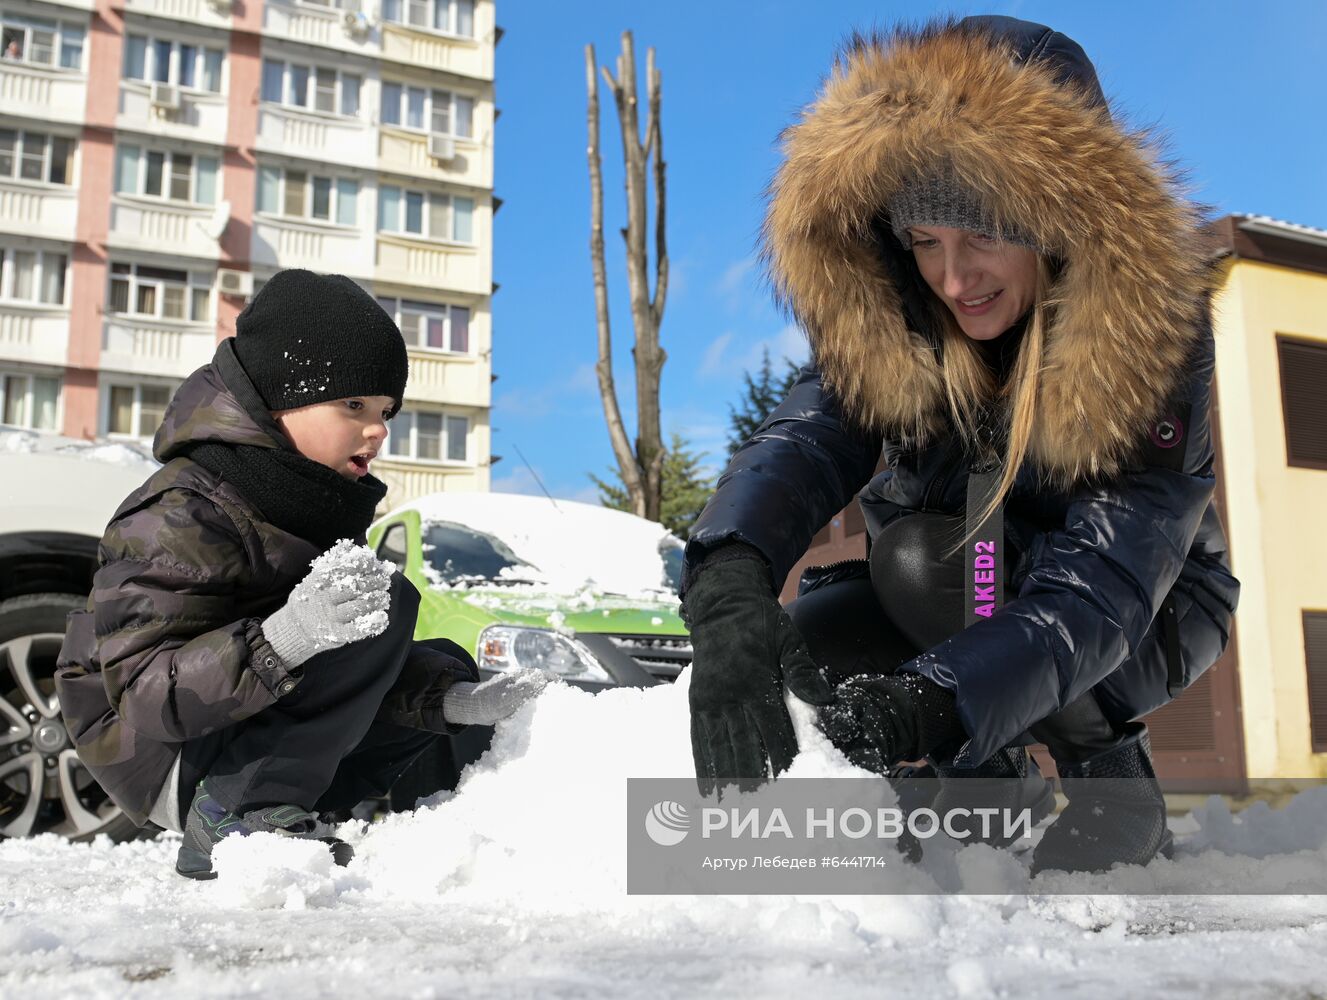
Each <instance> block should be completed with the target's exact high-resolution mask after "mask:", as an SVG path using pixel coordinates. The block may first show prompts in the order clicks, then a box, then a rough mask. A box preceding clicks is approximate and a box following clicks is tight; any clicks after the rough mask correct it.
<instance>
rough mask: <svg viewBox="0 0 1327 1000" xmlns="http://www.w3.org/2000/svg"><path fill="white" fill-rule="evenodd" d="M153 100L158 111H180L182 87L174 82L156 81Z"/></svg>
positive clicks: (153, 88) (154, 107) (153, 87)
mask: <svg viewBox="0 0 1327 1000" xmlns="http://www.w3.org/2000/svg"><path fill="white" fill-rule="evenodd" d="M151 101H152V107H153V109H154V110H156V111H179V110H180V88H179V87H177V86H175V84H173V83H154V84H152V93H151Z"/></svg>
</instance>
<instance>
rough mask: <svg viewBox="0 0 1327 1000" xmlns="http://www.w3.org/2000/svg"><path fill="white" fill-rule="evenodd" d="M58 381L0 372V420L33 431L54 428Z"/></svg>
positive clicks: (57, 400) (58, 395) (36, 376)
mask: <svg viewBox="0 0 1327 1000" xmlns="http://www.w3.org/2000/svg"><path fill="white" fill-rule="evenodd" d="M59 409H60V380H59V379H58V378H47V377H45V376H42V375H23V374H19V373H16V372H0V423H3V424H7V425H8V426H10V427H24V428H27V429H29V430H34V431H53V430H55V429H56V421H57V416H56V415H57V414H58V412H59Z"/></svg>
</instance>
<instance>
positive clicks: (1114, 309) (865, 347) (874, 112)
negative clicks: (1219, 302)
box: [765, 24, 1206, 485]
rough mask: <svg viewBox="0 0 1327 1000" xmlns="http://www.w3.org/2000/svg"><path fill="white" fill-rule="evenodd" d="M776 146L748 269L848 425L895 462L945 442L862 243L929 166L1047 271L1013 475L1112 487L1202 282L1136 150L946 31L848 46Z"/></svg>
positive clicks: (912, 340) (946, 27) (926, 375)
mask: <svg viewBox="0 0 1327 1000" xmlns="http://www.w3.org/2000/svg"><path fill="white" fill-rule="evenodd" d="M785 148H786V153H787V158H786V161H785V162H784V164H783V166H782V167H781V168H780V170H779V172H778V173H777V175H776V176H775V179H774V181H773V184H772V185H771V191H770V204H769V209H768V213H767V216H766V220H765V256H766V260H767V263H768V266H769V268H770V272H771V276H772V278H773V281H774V285H775V287H776V289H777V290H778V293H779V295H780V297H781V298H782V299H783V300H784V301H785V303H786V304H787V305H788V306H790V307H791V309H792V311H793V312H794V314H795V315H796V316H797V318H798V320H799V321H800V322H801V323H802V324H803V326H804V327H805V329H806V331H807V333H808V335H809V336H810V338H811V344H812V348H813V351H814V354H815V357H816V359H817V361H818V362H819V364H820V366H821V369H822V372H823V376H824V379H825V382H826V384H827V385H828V386H829V387H830V388H831V389H832V390H833V391H834V392H836V393H837V394H838V395H839V397H840V398H841V400H842V401H843V404H844V410H845V412H846V413H848V414H849V415H850V416H851V417H852V418H854V419H855V420H857V421H859V422H861V423H862V424H864V425H866V426H868V427H873V428H880V429H884V430H886V431H887V432H888V433H891V434H893V435H896V436H897V437H898V438H899V439H900V440H901V441H902V442H903V443H904V444H905V445H913V444H918V443H921V442H923V441H925V440H926V439H928V438H930V437H933V436H934V435H935V434H936V433H937V432H938V431H939V430H940V429H941V428H942V427H943V426H944V425H945V418H946V408H947V407H946V402H945V398H944V389H943V384H942V381H941V373H940V367H939V362H938V360H937V358H938V355H937V353H936V351H935V349H934V348H933V347H932V346H931V345H930V344H928V343H927V341H926V340H925V338H923V337H922V336H921V335H920V334H918V333H916V332H915V331H910V330H909V329H908V328H907V325H906V322H905V320H904V315H903V310H902V308H901V304H900V299H899V294H898V292H897V290H896V289H895V287H894V286H893V284H892V283H891V281H890V279H889V277H888V276H887V273H886V269H885V265H884V264H883V262H882V261H881V259H880V249H879V247H878V245H877V237H876V235H875V234H874V233H873V231H872V223H873V222H874V220H875V219H876V218H877V217H878V216H879V213H880V212H881V209H882V206H884V205H885V204H886V202H887V200H888V198H889V196H890V195H891V193H892V192H894V191H895V190H896V189H897V188H898V186H899V185H900V184H901V183H902V182H903V180H904V179H905V178H908V177H909V176H912V175H916V174H922V173H926V172H929V171H931V170H933V169H936V168H937V167H939V166H940V165H941V158H942V157H943V158H947V159H948V161H949V162H950V163H952V165H953V169H954V170H955V173H956V174H957V176H958V178H959V179H960V180H961V181H962V182H963V183H965V184H966V185H968V186H969V187H971V188H972V189H973V190H975V191H977V192H978V193H979V194H980V195H981V196H982V198H983V200H984V202H985V203H986V204H987V206H988V208H989V209H990V211H991V212H992V214H993V216H994V220H995V222H996V223H997V224H1001V225H1002V224H1009V223H1016V224H1017V225H1018V226H1019V227H1020V228H1021V229H1022V230H1023V231H1024V232H1028V233H1030V234H1031V235H1032V236H1033V237H1034V238H1035V239H1036V240H1037V241H1038V242H1039V243H1040V244H1041V245H1042V246H1043V247H1046V248H1047V249H1048V250H1049V251H1050V252H1052V253H1054V254H1055V255H1056V256H1058V257H1060V258H1061V259H1062V260H1063V261H1064V268H1063V270H1062V271H1061V273H1060V277H1059V279H1058V280H1057V282H1056V285H1055V287H1054V289H1053V290H1052V299H1053V300H1054V301H1056V302H1058V303H1059V305H1058V308H1057V309H1056V311H1055V313H1054V319H1053V321H1052V323H1051V325H1050V327H1049V330H1048V335H1047V342H1046V351H1045V370H1044V373H1043V376H1042V380H1041V390H1040V394H1039V396H1038V400H1037V417H1036V426H1035V428H1034V430H1033V435H1032V440H1031V443H1030V446H1029V457H1030V458H1031V459H1032V460H1033V461H1034V462H1035V463H1036V464H1037V465H1038V466H1039V467H1040V468H1041V469H1042V470H1043V471H1044V472H1045V473H1046V474H1047V475H1048V476H1049V477H1050V478H1051V479H1052V480H1053V481H1054V482H1056V483H1059V484H1061V485H1067V484H1069V483H1072V482H1076V481H1080V480H1082V479H1084V478H1088V477H1094V476H1097V475H1110V474H1113V473H1115V472H1117V471H1119V469H1120V468H1121V466H1122V464H1123V463H1124V462H1125V461H1126V460H1127V459H1128V457H1129V456H1130V454H1131V453H1132V452H1133V451H1134V449H1135V448H1136V447H1137V445H1138V443H1139V441H1140V439H1141V436H1142V434H1143V433H1144V428H1145V427H1146V426H1147V424H1148V423H1149V422H1150V421H1151V420H1152V419H1154V418H1155V416H1156V415H1157V413H1158V412H1159V411H1160V409H1161V407H1162V405H1163V404H1164V403H1165V401H1166V397H1167V396H1168V395H1169V393H1170V392H1171V391H1172V390H1173V389H1174V388H1175V385H1176V383H1177V381H1178V380H1179V377H1180V374H1181V372H1182V370H1183V366H1184V363H1185V360H1186V358H1187V357H1188V354H1189V351H1190V349H1191V348H1192V346H1193V344H1194V341H1195V339H1196V337H1197V328H1196V324H1195V318H1196V315H1197V310H1198V308H1199V302H1200V296H1201V293H1202V292H1203V290H1204V287H1205V280H1206V279H1205V276H1204V268H1203V263H1202V257H1201V252H1200V250H1199V247H1198V242H1197V235H1196V232H1197V222H1198V220H1197V218H1196V214H1195V211H1194V209H1193V208H1192V207H1191V206H1190V205H1189V203H1188V202H1187V201H1186V200H1185V199H1184V198H1182V197H1181V196H1180V195H1179V194H1178V180H1177V178H1176V177H1175V176H1173V175H1172V174H1171V173H1170V172H1169V168H1168V167H1167V166H1166V165H1164V163H1163V162H1162V161H1161V160H1160V158H1159V156H1158V153H1157V148H1156V145H1155V144H1154V143H1153V142H1152V140H1151V138H1150V137H1149V136H1148V135H1147V134H1146V133H1143V132H1131V131H1127V130H1125V129H1122V128H1121V127H1119V126H1118V125H1116V124H1115V123H1114V122H1113V121H1112V120H1111V117H1110V115H1109V112H1108V111H1107V110H1106V109H1104V108H1101V107H1094V106H1093V105H1092V104H1091V102H1090V101H1089V99H1088V98H1087V97H1086V96H1085V95H1083V94H1080V93H1078V92H1077V91H1076V90H1074V89H1073V88H1071V87H1068V86H1064V85H1060V84H1057V83H1056V82H1055V80H1054V78H1053V77H1052V76H1051V74H1050V73H1049V72H1048V71H1047V69H1046V68H1045V67H1042V66H1039V65H1038V64H1036V63H1035V62H1033V63H1030V64H1026V65H1020V64H1018V63H1016V62H1015V61H1014V60H1013V59H1012V58H1011V55H1010V54H1009V53H1008V52H1006V51H1004V50H1002V49H1001V48H1000V47H998V46H997V45H996V44H994V43H992V41H991V40H990V39H989V38H988V37H987V36H984V35H973V34H970V33H965V32H962V31H959V30H956V29H955V28H954V26H953V25H952V24H943V25H939V26H932V27H931V28H929V29H923V30H922V31H919V32H906V31H904V32H899V33H896V34H894V35H893V36H890V37H887V38H877V39H873V40H870V41H859V42H858V44H857V45H856V46H855V47H854V48H852V49H851V50H850V51H848V52H846V53H845V54H844V55H843V57H842V58H841V60H840V62H839V63H838V65H837V66H836V67H835V69H834V71H833V73H832V74H831V76H830V77H829V79H828V80H827V82H826V84H825V86H824V89H823V91H822V93H821V94H820V97H819V98H818V100H817V101H816V103H815V104H814V105H813V106H812V107H811V108H810V109H809V110H808V112H807V113H806V114H805V115H804V116H803V118H802V120H801V121H800V122H798V123H797V124H795V125H793V126H792V127H790V128H789V129H788V131H787V132H786V133H785Z"/></svg>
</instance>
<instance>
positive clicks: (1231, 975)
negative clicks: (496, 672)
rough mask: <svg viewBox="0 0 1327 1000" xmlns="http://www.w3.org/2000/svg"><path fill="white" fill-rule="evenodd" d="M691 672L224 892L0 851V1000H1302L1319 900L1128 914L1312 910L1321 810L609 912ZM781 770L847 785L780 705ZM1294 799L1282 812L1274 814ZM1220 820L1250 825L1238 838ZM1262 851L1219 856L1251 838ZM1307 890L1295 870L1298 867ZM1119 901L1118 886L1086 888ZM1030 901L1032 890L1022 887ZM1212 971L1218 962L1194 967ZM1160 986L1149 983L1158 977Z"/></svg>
mask: <svg viewBox="0 0 1327 1000" xmlns="http://www.w3.org/2000/svg"><path fill="white" fill-rule="evenodd" d="M686 681H687V676H686V674H684V675H683V677H682V679H681V680H680V681H679V682H678V683H677V684H676V685H673V686H658V687H654V688H649V689H644V690H634V689H610V690H606V691H603V692H601V693H599V694H597V695H593V696H592V695H590V694H588V693H586V692H583V691H579V690H576V689H573V688H570V687H567V686H565V685H552V686H550V687H549V688H548V689H547V690H545V692H544V693H543V694H542V695H541V696H540V697H539V698H538V699H537V700H536V701H534V702H532V703H530V704H527V705H526V706H525V707H524V708H522V710H521V711H520V712H518V713H517V715H516V716H515V717H514V718H513V719H511V720H510V721H509V722H506V723H503V724H502V725H500V726H499V728H498V731H497V733H496V736H495V740H494V745H493V749H492V750H491V751H490V753H489V754H488V755H486V756H485V757H484V758H483V759H482V760H481V761H479V762H478V763H477V764H475V765H473V766H472V767H470V768H469V769H467V771H466V773H465V774H464V775H463V778H462V783H461V785H460V787H459V789H458V790H457V792H456V793H455V794H451V795H449V794H440V795H438V796H436V797H435V798H434V799H433V800H431V801H430V802H428V803H426V804H424V805H423V806H422V807H421V808H420V809H418V810H417V811H416V812H415V813H413V814H399V815H395V816H391V817H388V818H387V819H386V820H384V821H381V822H379V823H376V824H373V825H366V824H362V823H351V824H345V825H343V826H342V828H341V834H342V836H344V837H346V838H347V839H348V840H350V841H351V842H352V843H353V844H354V846H355V850H356V857H355V860H354V861H353V862H352V863H351V864H350V866H349V867H348V868H336V867H334V866H332V865H330V864H329V855H328V853H327V852H326V850H324V849H322V848H321V846H320V845H315V844H300V843H292V842H289V841H279V840H277V839H276V838H274V837H271V836H268V835H257V836H254V837H252V838H249V839H248V840H242V841H231V842H226V843H223V844H222V845H221V846H220V847H219V848H218V849H217V852H216V856H215V857H216V866H217V869H218V871H219V873H220V877H219V878H218V879H217V880H216V881H215V882H211V883H193V882H187V881H186V880H184V879H180V878H179V877H177V876H176V875H174V873H173V872H172V871H171V863H172V862H173V859H174V852H175V848H176V847H177V846H178V843H179V840H178V838H176V837H161V838H159V839H158V840H156V841H153V842H136V843H131V844H124V845H120V846H112V845H111V844H109V842H106V841H104V840H103V841H100V842H98V843H96V844H93V845H72V844H68V843H65V842H63V841H61V840H59V839H57V838H55V837H53V836H48V837H43V838H37V839H35V840H22V841H6V842H3V843H0V953H3V954H4V955H5V961H4V963H3V968H2V969H0V993H6V994H7V993H13V994H14V995H42V994H45V993H57V994H69V993H74V992H77V993H78V995H80V996H128V995H135V994H142V995H152V996H179V995H208V996H235V995H248V996H251V995H255V994H258V993H263V994H280V995H283V996H290V997H309V998H313V997H321V996H358V995H372V996H416V997H439V996H448V997H451V996H478V995H515V996H537V995H548V994H559V995H566V996H587V995H596V996H599V995H612V996H637V995H638V996H642V997H656V996H675V995H687V996H692V995H713V996H733V995H762V996H769V995H792V996H800V995H815V996H831V997H832V996H843V997H852V996H860V995H862V994H863V993H864V992H866V991H870V992H872V993H878V992H880V990H881V989H882V988H887V989H888V991H889V992H890V993H895V992H897V993H898V994H900V995H905V996H907V995H918V996H937V995H941V996H956V997H998V996H1017V997H1041V996H1045V997H1056V996H1063V995H1066V994H1072V993H1075V992H1077V991H1079V990H1081V988H1082V986H1083V984H1085V983H1100V984H1102V987H1101V992H1102V995H1107V994H1109V995H1112V996H1114V995H1119V994H1132V993H1138V994H1142V995H1148V996H1186V997H1187V996H1193V995H1223V996H1232V997H1233V996H1241V997H1243V996H1257V995H1265V996H1271V995H1286V994H1293V995H1309V994H1311V993H1313V992H1314V991H1316V990H1319V989H1320V986H1321V976H1322V964H1321V940H1322V934H1323V932H1324V931H1327V899H1325V898H1324V897H1322V896H1316V895H1285V896H1267V897H1259V896H1248V895H1245V896H1238V897H1235V896H1213V895H1210V894H1208V895H1201V896H1194V897H1186V896H1178V897H1177V896H1148V895H1140V894H1146V893H1152V892H1156V891H1159V890H1170V891H1174V890H1177V889H1187V890H1188V891H1193V892H1202V893H1208V892H1209V890H1210V889H1211V888H1213V887H1216V888H1223V887H1234V886H1239V887H1240V888H1247V887H1248V885H1251V884H1256V880H1259V879H1263V880H1269V879H1270V881H1269V882H1267V884H1277V885H1279V886H1280V889H1279V891H1282V892H1286V893H1303V892H1323V891H1324V888H1327V887H1324V885H1323V884H1322V879H1321V872H1322V870H1323V862H1324V858H1325V854H1324V851H1325V848H1324V841H1325V840H1327V824H1324V823H1323V822H1322V818H1323V817H1322V812H1321V809H1322V806H1321V802H1320V801H1319V797H1318V796H1315V795H1313V794H1311V793H1306V796H1301V797H1300V798H1299V799H1296V800H1295V802H1294V803H1292V805H1291V807H1288V808H1287V809H1285V810H1282V811H1280V813H1273V812H1270V811H1266V812H1263V811H1260V810H1257V809H1255V810H1246V811H1245V813H1243V814H1241V815H1240V816H1239V817H1231V816H1230V814H1229V810H1228V809H1225V808H1224V807H1223V806H1221V805H1219V800H1216V799H1213V800H1212V802H1211V803H1209V804H1208V806H1206V807H1205V808H1204V809H1203V810H1201V811H1200V812H1199V813H1197V814H1195V816H1196V826H1197V832H1196V833H1194V834H1192V835H1186V836H1181V837H1180V838H1179V845H1178V852H1177V856H1176V860H1174V861H1172V862H1167V861H1164V860H1158V861H1156V862H1154V863H1153V864H1151V865H1149V866H1147V868H1132V869H1125V870H1121V871H1120V872H1117V873H1114V874H1112V875H1102V876H1081V875H1079V876H1067V875H1066V876H1063V877H1064V879H1066V880H1068V883H1067V884H1066V885H1063V886H1061V888H1068V889H1071V890H1073V891H1075V892H1077V893H1079V894H1078V895H1067V896H1061V895H1038V894H1036V893H1037V890H1038V888H1039V886H1038V885H1035V884H1032V883H1030V882H1029V880H1028V878H1027V870H1026V867H1025V865H1026V860H1025V859H1020V858H1017V857H1015V856H1013V855H1011V854H1009V853H1008V852H1000V851H995V850H993V849H991V848H989V847H984V846H981V845H975V846H971V847H967V848H964V849H962V850H957V851H956V852H946V851H943V850H941V851H932V852H928V858H927V860H926V861H924V862H923V863H922V864H921V865H919V866H909V865H903V864H900V865H897V866H892V868H893V870H895V871H896V876H895V877H896V878H897V879H899V880H900V881H899V888H900V889H904V890H907V889H911V890H913V891H916V892H923V891H925V890H927V889H930V888H933V887H934V886H935V885H936V884H938V883H942V882H946V881H951V880H954V879H957V880H958V881H959V883H960V884H961V882H962V880H963V878H964V873H965V872H971V871H974V870H978V869H982V870H984V871H992V870H994V871H999V872H1000V873H1001V875H1002V877H1004V878H1005V879H1006V881H1007V884H1008V885H1009V889H1010V892H1009V894H1007V895H999V896H963V895H889V896H833V897H831V896H807V895H804V896H750V897H748V896H729V897H721V896H697V897H674V896H667V897H653V896H627V895H626V894H625V871H626V864H625V825H626V821H627V817H626V779H627V778H628V777H680V776H684V775H688V774H690V773H691V768H692V762H691V751H690V744H689V736H688V712H687V690H686ZM794 708H795V710H796V711H795V717H794V722H795V725H796V727H797V730H798V734H799V738H800V740H801V745H802V748H803V750H802V753H801V754H800V755H799V756H798V758H797V760H796V761H795V763H794V765H793V768H792V770H791V772H790V773H791V775H792V776H794V777H816V776H824V777H834V776H860V775H861V773H862V772H860V771H857V770H856V769H854V768H852V767H851V766H850V765H848V764H847V763H846V762H845V761H844V760H843V759H842V757H840V756H839V755H838V754H837V752H836V751H834V750H833V749H832V748H831V747H829V746H828V744H826V743H825V741H824V740H823V739H821V738H820V737H819V736H818V734H817V733H816V732H815V730H814V729H813V728H811V727H810V724H809V719H810V716H809V711H810V710H809V709H805V708H804V707H803V706H794ZM1296 803H1298V804H1296ZM1234 825H1239V826H1243V827H1245V828H1246V833H1244V834H1241V835H1238V836H1236V835H1232V834H1230V833H1229V830H1230V828H1231V827H1232V826H1234ZM1272 833H1276V835H1277V836H1278V837H1279V838H1280V839H1279V840H1278V841H1277V843H1278V844H1279V849H1280V850H1281V851H1282V853H1280V854H1278V855H1274V856H1268V857H1261V856H1258V855H1257V854H1256V853H1254V854H1250V853H1249V852H1242V851H1241V850H1240V849H1239V847H1240V844H1241V843H1244V842H1247V843H1250V844H1253V843H1257V842H1259V838H1260V837H1261V836H1262V835H1264V834H1272ZM1315 868H1316V869H1317V872H1318V874H1317V875H1314V874H1313V869H1315ZM1118 889H1128V890H1131V891H1132V892H1133V893H1134V894H1132V895H1112V896H1101V895H1093V893H1097V892H1100V891H1104V890H1118ZM1029 893H1030V894H1029ZM1214 953H1219V954H1220V956H1221V961H1219V962H1213V961H1212V955H1213V954H1214ZM1158 976H1161V977H1162V979H1161V981H1158V980H1157V977H1158Z"/></svg>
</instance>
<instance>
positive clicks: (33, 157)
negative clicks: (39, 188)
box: [0, 128, 77, 184]
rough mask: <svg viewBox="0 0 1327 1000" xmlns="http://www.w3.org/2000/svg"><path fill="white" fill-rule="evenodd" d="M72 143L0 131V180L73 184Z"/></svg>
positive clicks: (69, 140)
mask: <svg viewBox="0 0 1327 1000" xmlns="http://www.w3.org/2000/svg"><path fill="white" fill-rule="evenodd" d="M76 145H77V143H76V142H75V140H73V139H67V138H65V137H64V136H62V135H45V134H43V133H41V132H26V131H25V132H20V131H18V130H17V129H10V128H0V179H2V178H11V179H17V180H21V181H38V182H44V183H46V184H72V183H73V180H74V148H75V146H76Z"/></svg>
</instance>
